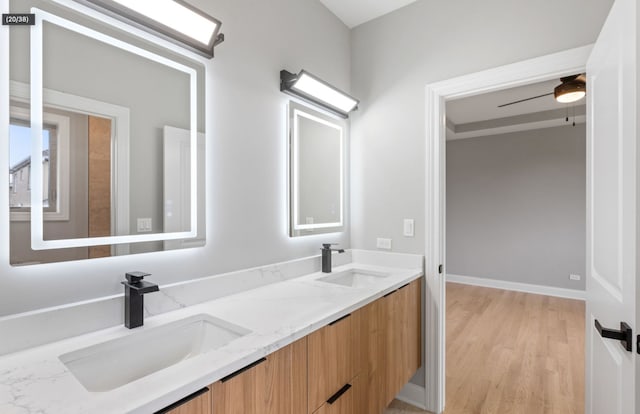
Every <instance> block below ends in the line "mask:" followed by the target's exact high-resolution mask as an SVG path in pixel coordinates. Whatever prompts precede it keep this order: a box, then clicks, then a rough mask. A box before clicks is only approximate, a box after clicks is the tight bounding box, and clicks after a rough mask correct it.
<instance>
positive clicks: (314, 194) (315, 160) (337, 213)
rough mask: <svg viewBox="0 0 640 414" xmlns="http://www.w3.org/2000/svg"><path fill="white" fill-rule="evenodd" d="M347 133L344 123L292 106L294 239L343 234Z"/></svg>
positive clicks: (328, 116) (291, 162)
mask: <svg viewBox="0 0 640 414" xmlns="http://www.w3.org/2000/svg"><path fill="white" fill-rule="evenodd" d="M345 132H346V122H345V121H344V120H342V119H338V118H334V117H333V116H331V115H327V114H324V113H322V112H319V111H316V110H313V109H311V108H308V107H306V106H303V105H300V104H297V103H295V102H290V103H289V136H290V226H289V227H290V230H289V234H290V235H291V236H292V237H297V236H305V235H312V234H323V233H331V232H339V231H342V230H343V227H344V158H345V157H344V148H345Z"/></svg>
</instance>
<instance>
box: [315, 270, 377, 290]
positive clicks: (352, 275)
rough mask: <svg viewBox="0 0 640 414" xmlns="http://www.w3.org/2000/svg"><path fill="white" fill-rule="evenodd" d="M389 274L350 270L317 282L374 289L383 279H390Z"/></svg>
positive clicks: (322, 278)
mask: <svg viewBox="0 0 640 414" xmlns="http://www.w3.org/2000/svg"><path fill="white" fill-rule="evenodd" d="M388 276H389V273H385V272H376V271H373V270H363V269H349V270H345V271H344V272H340V273H335V274H331V275H329V276H324V277H321V278H318V279H317V280H318V281H320V282H324V283H333V284H334V285H342V286H349V287H355V288H362V287H373V286H376V284H377V283H379V282H380V280H381V279H383V278H385V277H388Z"/></svg>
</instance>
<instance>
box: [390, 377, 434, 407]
mask: <svg viewBox="0 0 640 414" xmlns="http://www.w3.org/2000/svg"><path fill="white" fill-rule="evenodd" d="M396 399H398V400H400V401H402V402H406V403H407V404H411V405H413V406H415V407H418V408H421V409H423V410H426V409H427V407H426V405H425V401H427V390H426V389H425V388H424V387H421V386H419V385H416V384H413V383H411V382H409V383H407V385H405V386H404V387H403V388H402V389H401V390H400V394H398V395H396Z"/></svg>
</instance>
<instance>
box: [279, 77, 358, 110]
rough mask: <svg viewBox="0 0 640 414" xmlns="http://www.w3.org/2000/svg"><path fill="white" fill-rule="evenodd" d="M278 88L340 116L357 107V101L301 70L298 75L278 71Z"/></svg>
mask: <svg viewBox="0 0 640 414" xmlns="http://www.w3.org/2000/svg"><path fill="white" fill-rule="evenodd" d="M280 90H281V91H282V92H285V93H288V94H290V95H293V96H296V97H298V98H301V99H303V100H305V101H307V102H311V103H313V104H314V105H317V106H320V107H322V108H324V109H326V110H328V111H330V112H332V113H334V114H336V115H338V116H340V117H342V118H348V117H349V112H351V111H354V110H356V109H358V103H359V101H358V100H357V99H355V98H353V97H351V96H349V95H347V94H346V93H344V92H342V91H341V90H339V89H337V88H335V87H333V86H331V85H330V84H328V83H327V82H325V81H323V80H322V79H320V78H318V77H317V76H314V75H312V74H310V73H309V72H307V71H305V70H303V71H301V72H300V73H299V74H298V75H296V74H294V73H290V72H287V71H286V70H281V71H280Z"/></svg>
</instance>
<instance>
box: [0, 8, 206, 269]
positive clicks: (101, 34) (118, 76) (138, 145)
mask: <svg viewBox="0 0 640 414" xmlns="http://www.w3.org/2000/svg"><path fill="white" fill-rule="evenodd" d="M63 4H64V5H63ZM10 6H11V12H13V13H27V12H30V13H34V14H35V25H34V26H32V27H30V28H29V27H10V28H9V30H8V31H7V32H8V33H9V39H10V43H9V44H10V59H9V77H10V79H9V81H10V82H9V84H10V96H9V101H10V102H9V107H10V112H11V113H10V119H9V127H8V128H7V129H8V131H9V135H8V139H7V141H8V143H7V144H5V145H8V147H9V158H10V160H9V205H10V234H11V246H10V249H11V254H10V262H11V264H13V265H24V264H35V263H47V262H55V261H65V260H78V259H86V258H97V257H106V256H115V255H122V254H129V253H142V252H152V251H161V250H168V249H175V248H183V247H194V246H201V245H203V244H204V173H203V172H204V134H203V130H204V115H203V114H204V111H203V106H204V86H203V83H204V70H205V69H204V66H203V65H202V63H201V62H200V61H198V60H197V59H191V58H187V57H185V56H183V55H181V54H179V53H176V52H175V51H173V50H171V49H165V48H163V47H160V46H158V45H157V44H154V43H150V42H149V40H147V39H146V38H142V37H136V36H134V35H132V34H131V33H129V30H127V28H126V26H125V25H124V24H123V23H121V22H117V21H115V20H112V19H110V18H108V17H106V16H101V15H100V14H99V13H98V12H96V11H94V10H90V9H85V8H83V7H82V6H76V7H78V8H77V9H75V7H74V9H75V11H72V10H71V9H69V8H68V7H70V4H68V2H61V1H57V0H56V1H46V0H30V1H25V0H20V1H18V0H12V1H11V2H10ZM65 6H66V7H65ZM78 11H82V12H83V14H78ZM84 13H86V14H84ZM2 64H5V63H4V62H3V63H2Z"/></svg>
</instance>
